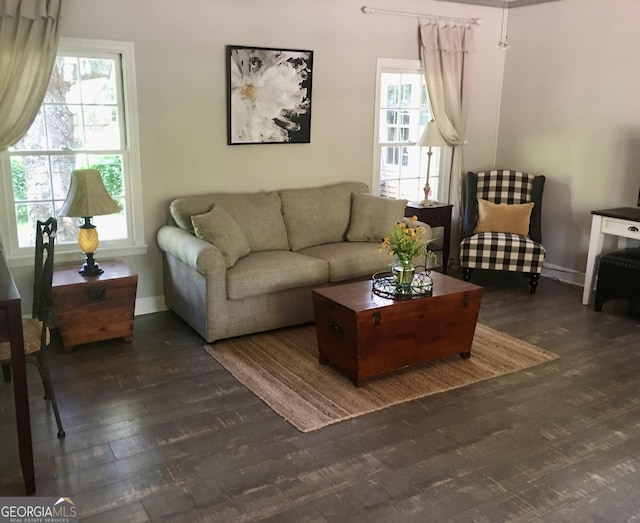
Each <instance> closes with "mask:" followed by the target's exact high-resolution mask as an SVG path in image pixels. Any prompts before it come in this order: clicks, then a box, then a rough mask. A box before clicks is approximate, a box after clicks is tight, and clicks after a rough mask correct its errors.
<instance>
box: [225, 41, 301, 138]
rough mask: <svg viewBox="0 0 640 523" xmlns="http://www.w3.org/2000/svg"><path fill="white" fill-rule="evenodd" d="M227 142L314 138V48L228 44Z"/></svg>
mask: <svg viewBox="0 0 640 523" xmlns="http://www.w3.org/2000/svg"><path fill="white" fill-rule="evenodd" d="M226 52H227V143H228V144H229V145H241V144H256V143H309V142H310V141H311V77H312V71H313V51H299V50H293V49H270V48H266V47H241V46H237V45H228V46H227V49H226Z"/></svg>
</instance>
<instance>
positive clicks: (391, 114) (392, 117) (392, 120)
mask: <svg viewBox="0 0 640 523" xmlns="http://www.w3.org/2000/svg"><path fill="white" fill-rule="evenodd" d="M387 123H388V124H390V125H395V124H397V123H398V111H387Z"/></svg>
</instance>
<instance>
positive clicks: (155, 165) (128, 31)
mask: <svg viewBox="0 0 640 523" xmlns="http://www.w3.org/2000/svg"><path fill="white" fill-rule="evenodd" d="M362 5H363V3H362V0H323V1H322V2H319V1H317V0H269V1H268V2H265V1H264V0H241V1H238V0H217V1H212V0H189V1H188V2H175V1H174V0H136V1H131V0H110V1H108V2H105V1H104V0H70V4H69V6H68V9H67V12H66V17H65V18H64V20H63V24H62V35H63V36H68V37H78V38H98V39H107V40H125V41H132V42H133V43H134V44H135V54H136V66H137V71H136V72H137V84H138V106H139V116H140V144H141V163H142V175H143V180H142V186H143V200H144V221H145V239H146V242H147V243H148V245H149V252H148V254H147V255H146V256H137V257H130V258H126V259H124V261H125V262H126V263H128V264H130V265H131V266H132V267H133V268H134V269H136V270H137V271H138V272H139V274H140V279H139V287H138V298H139V299H140V298H143V299H144V298H150V297H157V296H161V295H162V292H163V290H162V268H161V259H160V254H159V251H158V249H157V247H156V244H155V233H156V231H157V230H158V228H159V227H160V226H161V225H162V224H164V223H165V221H166V219H167V209H168V203H169V202H170V200H172V199H173V198H175V197H178V196H183V195H189V194H197V193H203V192H210V191H254V190H270V189H279V188H289V187H305V186H307V187H310V186H316V185H321V184H324V183H330V182H335V181H341V180H348V179H352V180H360V181H364V182H367V183H370V182H371V169H372V166H371V158H372V140H373V130H372V126H373V107H374V100H373V98H374V89H375V68H376V59H377V58H379V57H385V58H414V59H415V58H418V50H417V20H416V19H415V18H412V17H395V16H384V15H365V14H363V13H362V11H361V7H362ZM372 6H373V7H377V8H383V9H396V10H406V11H419V12H426V13H433V14H441V15H448V16H464V17H475V16H479V17H481V18H482V19H483V24H482V25H480V26H477V27H476V46H477V48H478V51H477V52H476V53H474V56H473V65H472V66H471V69H470V72H469V74H470V75H471V78H472V81H471V85H472V89H471V92H470V93H469V95H470V98H471V101H472V107H473V109H472V110H471V112H470V115H469V133H468V135H469V136H468V138H469V141H470V145H469V146H467V149H466V151H465V154H466V159H467V165H469V166H470V165H476V164H479V163H481V164H487V163H490V162H491V161H492V158H493V154H494V146H495V136H496V132H497V114H498V113H497V111H498V100H499V91H500V75H501V68H502V63H501V60H502V54H501V53H500V52H499V51H498V50H497V49H496V47H495V42H496V41H497V37H498V33H499V24H500V12H499V10H496V9H489V8H484V7H474V6H465V5H460V4H447V3H444V2H437V1H429V0H422V1H420V0H376V1H375V4H372ZM227 44H232V45H247V46H264V47H284V48H293V49H311V50H313V51H314V71H313V96H312V98H313V99H312V104H313V105H312V118H311V127H312V128H311V143H310V144H287V145H281V144H279V145H244V146H228V145H227V144H226V143H227V142H226V77H225V45H227ZM29 272H30V271H26V270H25V271H18V276H19V277H18V279H19V284H20V287H21V291H23V293H26V294H28V293H30V291H29V290H28V289H29V287H30V283H28V278H29Z"/></svg>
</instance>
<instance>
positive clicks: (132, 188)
mask: <svg viewBox="0 0 640 523" xmlns="http://www.w3.org/2000/svg"><path fill="white" fill-rule="evenodd" d="M83 53H87V54H91V55H93V54H101V53H102V54H104V53H108V54H118V55H120V57H121V66H122V95H123V106H124V107H123V113H124V126H123V127H124V136H123V140H124V142H125V143H124V147H123V149H124V150H125V151H126V152H125V155H124V158H123V164H124V165H125V169H126V174H125V177H124V187H125V194H126V204H127V208H126V216H127V238H126V239H122V240H113V241H108V240H101V241H100V246H99V252H100V258H101V259H105V258H113V257H118V256H133V255H140V254H146V252H147V245H146V244H145V242H144V223H143V207H142V174H141V168H140V144H139V138H138V104H137V97H136V93H137V89H136V78H135V56H134V46H133V43H132V42H120V41H113V40H89V39H82V38H64V37H63V38H61V39H60V43H59V45H58V54H59V55H64V54H80V55H82V54H83ZM0 178H1V183H2V185H1V186H2V189H3V201H4V206H3V207H4V210H3V211H2V213H1V214H0V216H2V217H3V219H2V223H1V224H0V235H1V236H0V239H1V240H2V248H3V250H4V253H5V255H6V258H7V262H8V264H9V266H10V267H19V266H27V265H31V264H33V247H19V246H18V233H17V224H16V216H15V210H14V209H15V201H14V198H13V185H12V177H11V163H10V158H9V153H8V152H7V151H4V152H2V153H0ZM98 232H99V231H98ZM80 254H81V253H80ZM80 254H79V248H78V244H77V243H75V242H73V243H70V244H69V243H65V244H58V243H57V244H56V263H58V262H65V261H69V262H71V261H77V260H79V259H80V258H81V255H80Z"/></svg>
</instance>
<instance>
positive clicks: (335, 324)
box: [329, 321, 342, 334]
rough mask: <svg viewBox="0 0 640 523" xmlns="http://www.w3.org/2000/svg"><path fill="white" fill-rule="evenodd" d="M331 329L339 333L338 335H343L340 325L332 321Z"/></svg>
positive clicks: (330, 323)
mask: <svg viewBox="0 0 640 523" xmlns="http://www.w3.org/2000/svg"><path fill="white" fill-rule="evenodd" d="M329 328H330V329H331V330H332V331H333V332H337V333H338V334H342V327H340V325H338V324H337V323H336V322H334V321H330V322H329Z"/></svg>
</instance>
